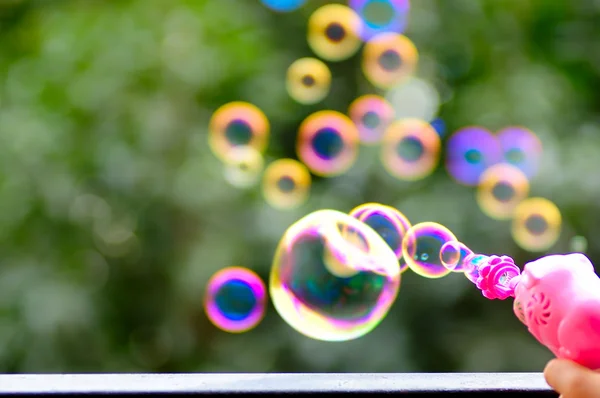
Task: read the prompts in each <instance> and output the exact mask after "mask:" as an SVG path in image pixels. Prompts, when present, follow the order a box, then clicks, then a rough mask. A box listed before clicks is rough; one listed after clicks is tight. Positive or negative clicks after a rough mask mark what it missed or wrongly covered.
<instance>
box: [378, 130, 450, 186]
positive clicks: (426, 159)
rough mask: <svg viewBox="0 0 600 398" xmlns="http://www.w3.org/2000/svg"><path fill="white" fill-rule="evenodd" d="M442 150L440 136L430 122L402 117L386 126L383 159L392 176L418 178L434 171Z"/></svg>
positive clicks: (409, 179) (404, 178)
mask: <svg viewBox="0 0 600 398" xmlns="http://www.w3.org/2000/svg"><path fill="white" fill-rule="evenodd" d="M440 151H441V141H440V137H439V135H438V134H437V132H436V131H435V130H434V128H433V127H431V125H430V124H429V123H427V122H425V121H423V120H419V119H402V120H398V121H396V122H393V123H392V124H390V126H389V127H388V128H387V129H386V131H385V134H384V136H383V140H382V145H381V161H382V163H383V166H384V167H385V169H386V170H387V171H388V173H390V174H391V175H392V176H394V177H396V178H398V179H400V180H405V181H416V180H420V179H423V178H425V177H427V176H429V175H430V174H431V173H432V172H433V171H434V170H435V168H436V166H437V165H438V162H439V159H440Z"/></svg>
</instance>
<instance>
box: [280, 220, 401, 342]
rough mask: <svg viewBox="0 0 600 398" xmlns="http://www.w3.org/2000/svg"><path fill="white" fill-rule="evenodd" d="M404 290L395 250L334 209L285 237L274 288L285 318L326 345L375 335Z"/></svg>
mask: <svg viewBox="0 0 600 398" xmlns="http://www.w3.org/2000/svg"><path fill="white" fill-rule="evenodd" d="M399 287H400V270H399V268H398V260H397V258H396V255H395V254H394V252H393V251H392V249H390V248H389V246H388V245H387V244H386V243H385V241H384V240H383V239H382V238H381V237H380V236H379V235H378V234H377V232H375V231H374V230H373V229H371V228H370V227H368V226H367V225H366V224H364V223H362V222H360V221H358V220H357V219H355V218H353V217H351V216H349V215H348V214H344V213H341V212H338V211H334V210H320V211H317V212H314V213H311V214H309V215H307V216H305V217H304V218H302V219H300V220H299V221H297V222H296V223H295V224H293V225H292V226H291V227H290V228H289V229H288V230H287V231H286V232H285V234H284V235H283V237H282V239H281V241H280V242H279V245H278V247H277V251H276V253H275V258H274V260H273V267H272V270H271V277H270V284H269V288H270V292H271V298H272V300H273V304H274V306H275V308H276V309H277V311H278V312H279V314H280V315H281V317H282V318H283V319H284V320H285V321H286V322H287V323H288V324H289V325H290V326H291V327H293V328H294V329H295V330H297V331H298V332H300V333H302V334H304V335H306V336H308V337H311V338H313V339H317V340H324V341H346V340H352V339H355V338H358V337H361V336H363V335H365V334H366V333H368V332H370V331H371V330H373V329H374V328H375V327H376V326H377V325H378V324H379V323H380V322H381V321H382V320H383V318H384V317H385V316H386V314H387V313H388V311H389V309H390V307H391V305H392V304H393V303H394V300H395V299H396V296H397V294H398V290H399Z"/></svg>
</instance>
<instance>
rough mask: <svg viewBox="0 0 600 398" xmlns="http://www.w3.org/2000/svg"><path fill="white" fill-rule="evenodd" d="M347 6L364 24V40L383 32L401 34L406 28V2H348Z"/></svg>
mask: <svg viewBox="0 0 600 398" xmlns="http://www.w3.org/2000/svg"><path fill="white" fill-rule="evenodd" d="M349 5H350V7H351V8H352V9H354V10H355V11H356V12H357V13H358V15H360V17H361V18H362V20H363V22H364V25H365V27H364V30H363V39H364V40H369V39H370V38H371V37H373V36H375V35H377V34H379V33H384V32H395V33H402V32H404V29H405V28H406V23H407V20H408V13H409V10H410V3H409V1H408V0H349Z"/></svg>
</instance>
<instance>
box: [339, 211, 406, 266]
mask: <svg viewBox="0 0 600 398" xmlns="http://www.w3.org/2000/svg"><path fill="white" fill-rule="evenodd" d="M348 214H350V216H352V217H354V218H356V219H357V220H359V221H361V222H363V223H365V224H367V225H368V226H369V227H371V228H372V229H373V230H374V231H375V232H377V234H379V236H381V237H382V238H383V240H384V241H385V243H387V245H388V246H389V247H390V249H392V250H393V251H394V253H395V254H396V257H397V258H398V260H401V259H402V240H403V239H404V236H405V235H406V232H407V231H408V230H409V229H410V227H411V225H410V222H409V221H408V218H406V216H405V215H404V214H402V213H401V212H400V211H398V210H397V209H395V208H393V207H391V206H386V205H382V204H380V203H365V204H362V205H360V206H358V207H356V208H354V209H352V210H351V211H350V213H348ZM399 265H400V272H403V271H406V270H407V269H408V266H407V265H406V262H401V263H399Z"/></svg>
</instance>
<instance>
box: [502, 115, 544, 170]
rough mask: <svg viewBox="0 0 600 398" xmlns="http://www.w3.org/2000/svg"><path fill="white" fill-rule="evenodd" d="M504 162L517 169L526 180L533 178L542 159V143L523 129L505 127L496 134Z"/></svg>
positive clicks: (530, 132) (531, 133)
mask: <svg viewBox="0 0 600 398" xmlns="http://www.w3.org/2000/svg"><path fill="white" fill-rule="evenodd" d="M497 137H498V141H499V142H500V147H501V148H502V152H503V153H504V161H505V162H507V163H510V164H512V165H513V166H515V167H517V168H519V169H520V170H521V171H522V172H523V173H524V174H525V175H526V176H527V178H532V177H534V176H535V175H536V174H537V172H538V168H539V165H540V161H541V157H542V142H541V141H540V139H539V138H538V137H537V136H536V135H535V134H534V133H533V132H532V131H530V130H528V129H526V128H524V127H507V128H505V129H503V130H501V131H499V132H498V134H497Z"/></svg>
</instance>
